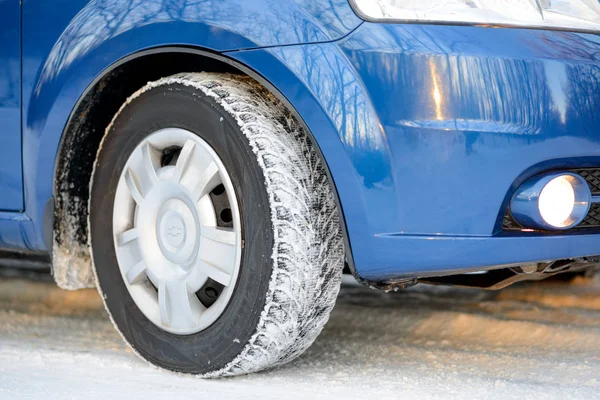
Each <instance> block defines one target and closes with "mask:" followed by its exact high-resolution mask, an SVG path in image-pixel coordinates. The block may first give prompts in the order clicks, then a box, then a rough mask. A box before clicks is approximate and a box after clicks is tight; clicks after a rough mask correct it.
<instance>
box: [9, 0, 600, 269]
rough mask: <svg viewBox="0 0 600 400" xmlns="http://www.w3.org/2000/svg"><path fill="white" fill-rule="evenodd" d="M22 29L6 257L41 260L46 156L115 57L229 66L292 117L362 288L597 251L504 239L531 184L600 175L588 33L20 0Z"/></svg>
mask: <svg viewBox="0 0 600 400" xmlns="http://www.w3.org/2000/svg"><path fill="white" fill-rule="evenodd" d="M177 4H179V3H177ZM207 7H208V8H207ZM211 7H212V8H211ZM208 11H210V12H208ZM0 19H2V17H0ZM23 24H24V31H23V86H22V87H23V89H22V91H23V113H22V123H23V163H24V182H25V190H24V193H25V213H22V214H17V213H0V241H1V242H2V245H3V246H5V247H16V248H18V247H27V248H29V249H32V250H45V249H46V246H45V243H44V240H43V229H42V225H43V220H44V218H43V214H44V211H45V209H46V205H47V202H48V200H49V199H50V198H51V197H52V190H53V179H54V165H55V161H56V160H55V158H56V154H57V151H58V148H59V144H60V139H61V135H62V133H63V131H64V130H65V127H66V125H67V122H68V120H69V117H70V115H71V112H72V111H73V109H74V107H75V106H76V104H77V102H78V100H79V99H80V98H81V97H82V96H83V94H84V93H85V92H86V90H87V88H88V87H89V86H90V85H91V84H92V83H93V82H94V80H95V79H97V78H98V77H100V76H102V74H103V73H105V71H108V70H110V68H111V66H113V65H115V63H118V62H120V60H123V59H125V58H127V57H135V56H136V54H139V53H140V52H141V51H143V50H147V49H154V48H158V47H161V46H173V47H177V46H179V47H186V48H195V49H200V50H203V51H210V52H214V53H215V54H216V53H220V54H221V56H222V57H223V58H225V59H230V60H232V62H233V61H235V62H236V63H239V65H240V66H243V67H244V68H245V70H247V71H249V72H250V73H252V74H254V76H255V77H257V78H259V79H261V80H262V81H264V82H268V83H269V84H271V85H272V86H274V87H275V89H276V91H277V94H279V95H280V96H281V97H282V98H284V99H285V100H286V102H287V103H289V104H290V105H291V107H293V109H294V111H295V112H296V113H297V115H298V116H299V117H300V118H301V119H302V121H303V122H304V123H305V124H306V126H307V127H308V129H309V131H310V133H311V134H312V135H313V137H314V138H315V141H316V144H317V145H318V147H319V149H320V151H321V153H322V154H323V156H324V158H325V162H326V164H327V166H328V168H329V171H330V175H331V177H332V179H333V182H334V184H335V187H336V190H337V193H338V197H339V200H340V205H341V208H342V210H343V216H344V218H345V224H346V227H347V232H348V239H349V241H348V243H349V246H350V248H349V249H348V251H349V252H350V251H351V256H352V257H351V259H352V260H353V267H354V268H355V271H356V273H357V274H358V275H359V276H361V277H362V278H364V279H367V280H373V281H389V280H394V279H400V278H403V277H409V276H424V275H433V274H448V273H453V272H461V271H465V270H474V269H479V268H494V267H497V266H499V265H507V264H515V263H520V262H529V261H546V260H554V259H562V258H570V257H581V256H589V255H596V254H599V253H600V249H599V247H600V246H598V245H596V243H600V241H599V240H600V232H598V231H590V232H589V233H586V234H573V233H571V232H567V233H562V234H560V235H556V234H553V235H550V236H549V235H546V234H542V233H525V232H517V233H514V232H513V233H510V234H508V233H505V232H502V231H501V229H500V228H501V225H500V222H501V219H502V215H503V212H504V209H505V208H506V205H507V204H508V201H509V199H510V196H511V195H512V193H513V192H514V190H515V189H516V187H517V186H518V185H519V184H520V183H521V182H523V181H524V180H526V179H527V178H529V177H530V176H532V175H535V174H537V173H539V172H543V171H546V170H551V169H560V168H571V167H583V166H600V135H599V133H600V132H599V131H598V127H599V126H600V119H599V118H600V113H598V111H599V110H600V35H595V34H585V33H569V32H558V31H545V30H533V29H509V28H502V29H492V28H488V27H469V26H443V25H419V24H378V23H367V22H364V23H363V22H361V21H360V20H359V19H358V18H357V17H356V16H355V15H354V14H353V13H352V10H351V8H350V6H349V5H348V3H347V2H346V0H319V1H308V0H306V1H301V0H296V1H291V0H287V1H275V0H260V1H252V2H243V1H234V0H231V1H223V2H197V3H193V4H190V5H183V6H178V5H173V6H171V3H169V2H164V1H158V0H150V1H117V0H98V1H91V2H87V1H61V2H59V3H53V4H50V3H47V2H41V1H38V0H26V1H25V2H24V5H23ZM42 33H44V34H43V35H42Z"/></svg>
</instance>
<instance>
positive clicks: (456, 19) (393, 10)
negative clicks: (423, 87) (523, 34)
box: [351, 0, 600, 31]
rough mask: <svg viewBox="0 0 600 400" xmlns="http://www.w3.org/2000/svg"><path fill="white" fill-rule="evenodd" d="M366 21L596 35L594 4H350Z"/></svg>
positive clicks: (389, 0)
mask: <svg viewBox="0 0 600 400" xmlns="http://www.w3.org/2000/svg"><path fill="white" fill-rule="evenodd" d="M351 2H353V3H354V8H355V10H356V11H357V12H358V13H360V14H361V15H362V16H363V17H364V18H366V19H370V20H396V21H405V22H409V21H418V22H444V23H466V24H486V25H488V24H489V25H502V26H519V27H536V28H550V29H552V28H555V29H577V30H588V31H600V2H598V1H597V0H501V1H499V0H480V1H471V0H351Z"/></svg>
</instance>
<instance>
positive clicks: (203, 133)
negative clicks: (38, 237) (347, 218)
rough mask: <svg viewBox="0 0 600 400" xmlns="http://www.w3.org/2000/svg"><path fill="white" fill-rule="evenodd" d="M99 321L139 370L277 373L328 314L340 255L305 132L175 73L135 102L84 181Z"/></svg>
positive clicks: (232, 91)
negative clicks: (143, 366)
mask: <svg viewBox="0 0 600 400" xmlns="http://www.w3.org/2000/svg"><path fill="white" fill-rule="evenodd" d="M89 210H90V215H89V242H90V246H91V251H92V259H93V265H94V269H95V273H96V278H97V283H98V288H99V290H100V292H101V294H102V297H103V299H104V302H105V305H106V308H107V310H108V312H109V314H110V316H111V318H112V320H113V322H114V324H115V326H116V328H117V329H118V330H119V332H120V333H121V334H122V336H123V338H124V339H125V340H126V341H127V343H128V344H129V345H130V346H131V347H132V349H133V350H134V351H135V352H136V353H137V354H138V355H140V356H141V357H143V358H144V359H146V360H148V361H150V362H151V363H153V364H155V365H157V366H160V367H163V368H166V369H169V370H174V371H179V372H186V373H194V374H202V375H204V376H207V377H212V376H223V375H237V374H244V373H248V372H253V371H258V370H262V369H265V368H267V367H271V366H274V365H278V364H282V363H285V362H287V361H290V360H291V359H293V358H295V357H296V356H298V355H300V354H301V353H302V352H303V351H304V350H305V349H306V348H308V347H309V346H310V344H311V343H312V342H313V341H314V340H315V338H316V337H317V335H318V334H319V333H320V331H321V329H322V327H323V325H324V324H325V322H326V321H327V319H328V318H329V313H330V311H331V309H332V307H333V305H334V303H335V299H336V296H337V293H338V290H339V286H340V280H341V272H342V269H343V264H344V262H343V260H344V246H343V240H342V234H341V228H340V220H339V214H338V211H337V209H336V205H335V201H334V196H333V192H332V188H331V186H330V183H329V182H328V179H327V176H326V174H325V170H324V166H323V165H322V163H321V161H320V159H319V157H318V155H317V153H316V151H315V149H314V148H313V147H312V146H311V143H310V142H309V140H308V138H307V136H306V133H305V132H304V131H303V130H302V128H301V127H300V125H299V124H298V122H297V121H296V120H295V119H294V118H293V116H292V115H291V114H290V113H289V112H288V110H286V108H285V107H284V106H283V105H282V103H281V102H279V101H278V100H277V99H276V98H275V97H274V96H272V95H271V94H270V93H269V92H267V91H266V90H265V89H264V88H263V87H261V86H260V85H259V84H257V83H256V82H255V81H253V80H252V79H250V78H247V77H242V76H237V75H230V74H216V73H193V74H192V73H188V74H178V75H174V76H171V77H168V78H163V79H161V80H159V81H156V82H151V83H149V84H148V85H146V86H145V87H144V88H142V89H140V90H139V91H138V92H136V93H134V94H133V95H132V96H131V97H130V98H129V99H128V100H127V101H126V103H125V104H124V105H123V106H122V107H121V109H120V110H119V112H118V113H117V115H116V116H115V117H114V119H113V120H112V122H111V124H110V125H109V127H108V128H107V129H106V133H105V137H104V139H103V140H102V143H101V146H100V149H99V151H98V154H97V159H96V162H95V165H94V172H93V174H92V183H91V193H90V204H89Z"/></svg>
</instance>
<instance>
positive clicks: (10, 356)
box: [0, 278, 600, 400]
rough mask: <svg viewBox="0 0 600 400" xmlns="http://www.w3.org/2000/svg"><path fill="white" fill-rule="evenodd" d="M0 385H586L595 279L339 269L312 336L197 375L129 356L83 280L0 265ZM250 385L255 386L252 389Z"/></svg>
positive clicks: (77, 394) (598, 366)
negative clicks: (358, 279)
mask: <svg viewBox="0 0 600 400" xmlns="http://www.w3.org/2000/svg"><path fill="white" fill-rule="evenodd" d="M0 321H1V322H0V399H11V398H17V397H18V398H36V399H39V398H44V399H46V398H61V399H62V398H98V399H111V400H112V399H119V398H126V399H131V398H144V399H153V398H161V399H162V398H195V399H198V398H206V397H205V396H206V395H218V396H221V397H219V398H236V399H238V398H252V399H257V398H261V399H275V398H277V399H290V398H302V399H305V398H306V399H308V398H310V399H312V398H327V399H335V398H340V399H341V398H344V399H348V398H382V399H387V398H400V397H402V398H405V397H406V398H416V397H418V398H456V397H461V398H508V397H511V398H515V397H520V398H560V399H564V398H580V399H591V398H597V397H598V396H599V393H600V279H598V278H595V279H584V278H577V279H576V280H575V281H573V282H571V283H564V282H538V283H535V284H521V285H516V286H513V287H511V288H507V289H505V290H503V291H500V292H485V291H478V290H470V289H460V288H448V287H440V286H437V287H436V286H425V285H418V286H416V287H414V288H411V289H406V290H401V291H398V292H396V293H389V294H385V293H381V292H376V291H373V290H370V289H367V288H364V287H360V286H357V285H355V284H351V283H350V281H346V284H345V285H344V286H343V288H342V291H341V292H340V295H339V299H338V302H337V305H336V307H335V309H334V310H333V313H332V315H331V319H330V321H329V323H328V324H327V326H326V327H325V329H324V330H323V332H322V334H321V335H320V336H319V338H318V339H317V340H316V342H315V343H314V345H313V346H312V347H311V348H310V349H309V350H308V351H307V352H306V353H305V354H304V355H303V356H301V357H300V358H298V359H297V360H295V361H294V362H292V363H290V364H288V365H285V366H283V367H280V368H278V369H276V370H272V371H268V372H263V373H258V374H254V375H248V376H242V377H236V378H227V379H220V380H202V379H198V378H195V377H191V376H184V375H178V374H174V373H169V372H165V371H162V370H158V369H155V368H153V367H151V366H149V365H148V364H146V363H145V362H143V361H141V360H140V359H138V358H137V357H135V356H134V355H133V354H132V352H131V351H130V350H129V349H128V348H127V346H126V345H125V344H124V343H123V341H122V340H121V338H120V336H119V335H118V333H117V332H116V331H115V330H114V328H113V327H112V324H111V323H110V321H109V319H108V317H107V315H106V314H105V311H104V308H103V306H102V302H101V300H100V298H99V296H98V294H97V293H96V291H94V290H91V289H87V290H82V291H76V292H68V291H63V290H60V289H58V288H57V287H55V286H54V285H53V284H52V283H51V282H40V281H31V280H29V281H27V280H23V279H15V278H1V279H0ZM259 396H260V397H259Z"/></svg>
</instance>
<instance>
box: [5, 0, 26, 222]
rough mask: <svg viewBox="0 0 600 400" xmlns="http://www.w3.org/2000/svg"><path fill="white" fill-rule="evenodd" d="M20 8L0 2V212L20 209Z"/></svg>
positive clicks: (10, 0)
mask: <svg viewBox="0 0 600 400" xmlns="http://www.w3.org/2000/svg"><path fill="white" fill-rule="evenodd" d="M20 42H21V5H20V1H19V0H0V211H1V210H12V211H15V210H22V209H23V178H22V166H21V50H20V48H21V45H20Z"/></svg>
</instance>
